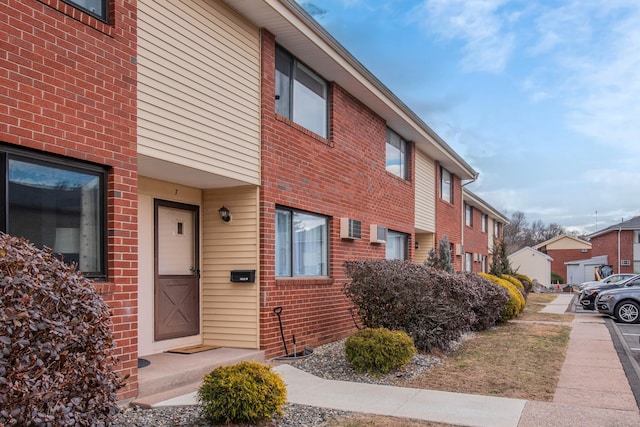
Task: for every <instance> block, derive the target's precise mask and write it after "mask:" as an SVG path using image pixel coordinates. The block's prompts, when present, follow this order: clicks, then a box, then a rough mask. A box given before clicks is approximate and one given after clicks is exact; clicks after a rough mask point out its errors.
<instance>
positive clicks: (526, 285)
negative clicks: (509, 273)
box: [513, 273, 533, 294]
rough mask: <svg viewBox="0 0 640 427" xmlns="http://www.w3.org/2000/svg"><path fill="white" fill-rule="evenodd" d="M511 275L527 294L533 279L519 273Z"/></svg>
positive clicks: (531, 288) (531, 287)
mask: <svg viewBox="0 0 640 427" xmlns="http://www.w3.org/2000/svg"><path fill="white" fill-rule="evenodd" d="M513 276H514V277H515V278H516V279H518V280H519V281H520V283H522V286H524V291H525V292H526V293H527V294H528V293H529V292H531V291H532V290H533V280H531V278H530V277H529V276H527V275H524V274H520V273H515V274H514V275H513Z"/></svg>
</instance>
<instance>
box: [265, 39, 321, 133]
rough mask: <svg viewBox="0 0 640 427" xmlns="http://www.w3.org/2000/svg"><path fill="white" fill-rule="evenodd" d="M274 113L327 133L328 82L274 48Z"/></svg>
mask: <svg viewBox="0 0 640 427" xmlns="http://www.w3.org/2000/svg"><path fill="white" fill-rule="evenodd" d="M276 113H278V114H280V115H282V116H285V117H286V118H288V119H289V120H292V121H294V122H295V123H297V124H299V125H300V126H303V127H305V128H307V129H309V130H310V131H312V132H315V133H317V134H318V135H320V136H322V137H323V138H326V137H327V82H326V81H325V80H324V79H323V78H322V77H320V76H318V75H317V74H316V73H314V72H313V71H312V70H310V69H309V68H307V67H306V66H305V65H303V64H302V63H300V62H298V60H297V59H295V58H294V57H293V56H291V55H290V54H289V53H288V52H286V51H284V50H283V49H281V48H276Z"/></svg>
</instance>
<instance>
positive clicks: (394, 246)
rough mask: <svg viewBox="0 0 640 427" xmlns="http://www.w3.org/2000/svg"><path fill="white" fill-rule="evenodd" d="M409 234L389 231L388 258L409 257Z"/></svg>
mask: <svg viewBox="0 0 640 427" xmlns="http://www.w3.org/2000/svg"><path fill="white" fill-rule="evenodd" d="M408 245H409V235H408V234H405V233H398V232H397V231H391V230H389V232H388V233H387V248H386V257H387V259H409V246H408Z"/></svg>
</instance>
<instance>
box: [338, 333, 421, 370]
mask: <svg viewBox="0 0 640 427" xmlns="http://www.w3.org/2000/svg"><path fill="white" fill-rule="evenodd" d="M345 353H346V357H347V360H348V361H349V363H351V366H352V367H353V370H354V371H356V372H358V373H362V372H367V373H369V374H373V375H378V374H386V373H387V372H389V371H391V370H392V369H397V368H400V367H402V366H404V365H406V364H407V363H408V362H409V361H411V359H412V358H413V356H414V355H415V354H416V348H415V346H414V345H413V340H412V339H411V338H410V337H409V335H407V333H406V332H403V331H390V330H389V329H387V328H375V329H374V328H366V329H362V330H360V331H358V332H357V333H355V334H354V335H351V336H350V337H349V338H348V339H347V341H346V342H345Z"/></svg>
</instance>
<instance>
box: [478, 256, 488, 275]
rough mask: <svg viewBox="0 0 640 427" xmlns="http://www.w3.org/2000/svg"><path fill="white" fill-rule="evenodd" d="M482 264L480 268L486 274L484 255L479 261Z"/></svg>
mask: <svg viewBox="0 0 640 427" xmlns="http://www.w3.org/2000/svg"><path fill="white" fill-rule="evenodd" d="M480 262H481V263H482V265H481V268H482V272H483V273H486V272H487V256H486V255H482V259H481V261H480Z"/></svg>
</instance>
